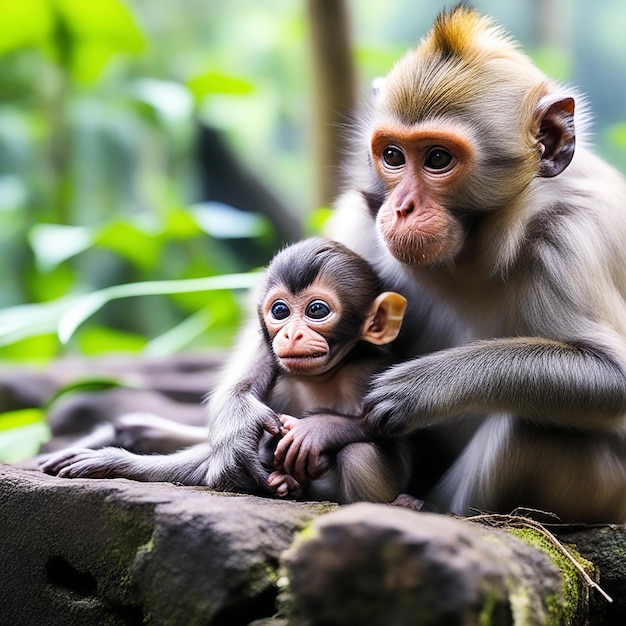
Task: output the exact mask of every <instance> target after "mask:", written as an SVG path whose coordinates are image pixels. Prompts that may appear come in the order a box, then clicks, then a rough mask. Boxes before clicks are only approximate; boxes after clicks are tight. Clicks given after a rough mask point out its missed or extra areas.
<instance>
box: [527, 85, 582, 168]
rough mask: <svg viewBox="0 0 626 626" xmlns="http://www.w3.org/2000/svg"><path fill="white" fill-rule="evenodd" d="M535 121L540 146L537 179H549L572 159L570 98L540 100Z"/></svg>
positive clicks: (572, 142)
mask: <svg viewBox="0 0 626 626" xmlns="http://www.w3.org/2000/svg"><path fill="white" fill-rule="evenodd" d="M537 119H538V121H539V135H538V136H537V139H538V141H539V145H540V147H541V160H540V162H539V176H542V177H544V178H552V177H553V176H557V175H558V174H560V173H561V172H562V171H563V170H564V169H565V168H566V167H567V166H568V165H569V164H570V161H571V160H572V157H573V156H574V147H575V145H576V132H575V129H574V98H558V99H554V97H550V96H547V97H545V98H542V99H541V100H540V101H539V105H538V106H537Z"/></svg>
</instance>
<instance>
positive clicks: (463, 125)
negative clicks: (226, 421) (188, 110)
mask: <svg viewBox="0 0 626 626" xmlns="http://www.w3.org/2000/svg"><path fill="white" fill-rule="evenodd" d="M577 105H578V109H581V107H580V103H579V102H578V103H577ZM574 109H575V98H574V96H573V95H572V94H571V93H570V92H569V90H567V89H564V88H562V87H561V86H559V85H557V84H555V83H554V82H552V81H550V80H548V79H547V78H546V77H545V76H544V75H543V74H542V73H541V72H540V71H539V70H537V69H536V68H535V67H534V66H533V65H532V63H531V62H530V61H529V60H528V59H527V58H526V57H525V56H523V55H522V54H521V53H520V52H518V50H517V49H516V47H515V45H514V44H513V43H512V42H511V41H510V40H509V39H508V38H507V37H506V36H505V35H504V34H503V33H502V31H501V30H500V29H499V28H498V27H496V26H494V25H493V23H492V22H491V21H490V20H489V19H487V18H485V17H482V16H480V15H478V14H477V13H475V12H474V11H472V10H471V9H469V8H467V7H464V6H460V7H458V8H456V9H454V10H452V11H451V12H448V13H443V14H441V15H440V16H439V17H438V18H437V20H436V22H435V25H434V27H433V29H432V31H431V32H430V34H429V35H428V36H427V37H426V39H424V40H423V41H422V42H421V44H420V46H419V47H418V48H417V49H416V50H414V51H412V52H410V53H409V54H408V55H407V56H406V57H405V58H403V59H402V60H400V62H399V63H398V64H397V65H396V66H395V67H394V68H393V70H392V71H391V73H390V74H389V76H388V77H387V79H386V81H385V82H384V84H382V86H381V89H380V92H379V93H378V95H377V98H376V103H375V106H374V110H373V111H372V113H371V115H370V116H369V118H368V119H367V120H366V121H365V124H364V128H363V129H362V130H361V131H360V138H361V139H362V145H361V155H362V156H361V159H362V161H363V162H364V161H365V160H366V159H369V161H370V166H369V168H368V173H367V175H366V176H365V177H363V178H362V180H363V181H364V183H363V184H362V185H359V184H358V183H357V184H356V185H355V189H354V190H353V191H352V192H351V193H349V194H348V195H346V197H344V199H343V202H342V206H341V210H340V213H339V215H338V216H337V221H336V224H335V227H334V228H335V233H334V235H335V237H336V238H339V239H341V240H343V241H344V243H347V244H348V245H350V246H352V247H353V248H354V249H355V250H356V251H357V252H360V253H361V254H363V255H364V256H366V257H367V258H369V260H370V261H372V262H373V263H375V264H376V265H377V267H378V269H379V271H380V272H381V274H382V275H384V276H386V277H388V279H389V280H390V281H391V283H392V284H393V282H394V281H398V283H399V284H400V285H401V287H400V290H401V291H402V292H403V293H405V294H407V296H408V298H409V302H412V303H416V304H418V305H419V304H422V305H424V304H425V303H426V302H427V300H426V298H425V296H426V295H428V296H430V308H428V309H427V308H426V307H424V306H423V307H422V309H421V310H420V311H418V312H417V313H416V314H415V316H414V318H413V319H414V323H415V332H416V335H417V341H416V343H415V346H414V349H415V353H419V352H420V351H430V350H432V349H433V348H434V349H436V350H437V351H435V352H432V353H431V354H427V355H426V356H423V357H420V358H417V359H414V360H411V361H410V362H407V363H404V364H400V365H398V366H394V367H392V368H391V370H389V371H388V372H386V373H383V374H382V375H380V376H379V377H378V379H377V381H376V384H375V386H374V388H373V389H372V391H371V393H370V394H369V396H368V397H367V399H366V403H365V410H366V422H367V423H368V425H369V427H370V428H371V429H372V430H373V431H375V432H378V433H382V434H386V435H393V434H397V435H405V434H406V433H407V432H410V431H415V430H418V429H420V428H422V427H424V426H427V425H429V424H437V423H443V422H445V421H446V420H449V419H450V418H453V417H457V416H459V415H467V414H470V413H476V414H478V415H481V416H482V418H483V419H484V421H483V422H482V424H481V425H480V427H479V428H478V430H477V431H476V432H475V434H473V435H472V436H471V437H470V438H468V441H467V446H466V447H465V450H464V452H463V453H462V454H461V456H460V457H459V459H458V461H457V463H456V464H455V465H454V466H453V467H452V469H451V470H450V472H449V473H448V474H447V476H446V477H445V478H444V480H443V481H442V482H441V484H440V485H439V487H438V489H437V490H436V496H437V498H438V500H439V502H440V504H441V505H442V506H443V507H445V508H446V509H450V510H453V511H456V512H459V513H467V512H468V511H469V510H470V507H476V508H482V509H490V510H500V511H505V512H506V511H509V510H511V509H512V508H515V507H516V506H529V507H536V508H540V509H544V510H548V511H553V512H555V513H557V514H558V515H560V516H561V517H562V518H563V519H566V520H569V521H596V520H601V521H624V520H626V498H625V497H624V494H625V493H626V491H625V489H626V425H625V417H626V303H625V299H624V298H625V296H626V269H625V268H626V246H625V245H624V242H625V241H626V186H625V184H624V181H623V179H622V178H621V177H620V176H619V175H618V174H617V173H616V172H615V171H614V170H613V169H612V168H611V167H610V166H609V165H607V164H606V163H604V162H602V161H601V160H600V159H598V158H597V157H596V156H594V155H593V154H592V153H591V152H590V151H589V149H588V148H587V146H586V145H585V142H584V140H583V141H581V140H580V139H581V132H580V131H581V129H584V122H585V115H584V108H583V109H582V115H581V114H580V113H578V114H577V115H576V120H575V115H574ZM575 129H576V130H577V131H578V145H577V147H576V151H575V152H574V144H575ZM365 141H367V144H365V145H363V142H365ZM346 218H347V219H348V220H349V224H350V228H349V229H348V228H344V227H342V225H341V224H342V219H344V220H345V219H346ZM357 220H358V221H360V224H359V226H358V227H357V225H356V224H355V222H357ZM417 290H421V291H422V293H421V295H420V296H419V297H418V296H417V295H415V294H416V291H417ZM411 294H414V295H411ZM410 319H411V317H410V314H409V315H408V316H407V319H406V322H405V324H406V325H407V326H408V324H409V323H410V322H409V320H410ZM422 330H423V331H424V332H423V334H422V338H421V339H422V341H423V340H425V341H426V342H429V343H422V344H420V337H419V333H420V332H421V331H422ZM468 419H469V418H466V421H467V420H468Z"/></svg>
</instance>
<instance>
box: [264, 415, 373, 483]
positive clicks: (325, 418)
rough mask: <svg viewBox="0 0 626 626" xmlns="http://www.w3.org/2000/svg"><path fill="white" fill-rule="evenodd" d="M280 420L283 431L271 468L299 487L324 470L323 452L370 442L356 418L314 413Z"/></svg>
mask: <svg viewBox="0 0 626 626" xmlns="http://www.w3.org/2000/svg"><path fill="white" fill-rule="evenodd" d="M281 421H282V422H283V424H284V426H285V428H287V432H286V434H285V435H284V437H283V438H282V439H281V440H280V441H279V442H278V445H277V446H276V451H275V452H274V465H275V467H276V468H278V469H280V470H282V471H283V472H285V473H286V474H290V475H292V476H294V477H295V479H296V480H297V481H298V482H299V483H300V484H303V485H305V484H308V483H309V482H310V480H311V479H314V478H319V477H320V476H321V475H322V474H323V473H324V471H325V470H326V469H328V464H327V462H326V461H325V459H324V458H323V455H324V453H328V452H337V451H338V450H340V449H341V448H343V447H344V446H346V445H348V444H350V443H357V442H365V441H370V440H371V436H370V435H369V434H368V433H367V431H366V429H365V426H364V424H363V420H362V418H360V417H348V416H345V415H337V414H332V413H316V414H314V415H308V416H307V417H303V418H301V419H296V418H293V417H290V416H281Z"/></svg>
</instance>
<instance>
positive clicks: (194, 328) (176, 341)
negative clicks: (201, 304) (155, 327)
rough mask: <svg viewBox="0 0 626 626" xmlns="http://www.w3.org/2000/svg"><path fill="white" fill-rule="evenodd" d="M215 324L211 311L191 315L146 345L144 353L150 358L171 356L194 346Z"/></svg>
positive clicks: (206, 310)
mask: <svg viewBox="0 0 626 626" xmlns="http://www.w3.org/2000/svg"><path fill="white" fill-rule="evenodd" d="M214 322H215V319H214V317H213V316H212V315H211V311H210V310H209V309H204V310H203V311H198V312H197V313H194V314H193V315H190V316H189V317H188V318H187V319H185V320H184V321H182V322H181V323H180V324H178V325H177V326H174V327H173V328H170V329H169V330H168V331H167V332H165V333H163V334H162V335H160V336H158V337H156V338H155V339H153V340H152V341H150V342H149V343H147V344H146V346H145V348H144V350H143V353H144V354H146V355H148V356H169V355H172V354H176V353H177V352H180V351H181V350H183V349H184V348H187V347H189V346H191V345H193V344H194V342H195V341H196V340H197V339H198V338H199V337H201V336H202V335H203V334H204V333H206V331H207V330H208V329H209V328H210V327H211V325H212V324H213V323H214Z"/></svg>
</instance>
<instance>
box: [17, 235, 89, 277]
mask: <svg viewBox="0 0 626 626" xmlns="http://www.w3.org/2000/svg"><path fill="white" fill-rule="evenodd" d="M28 239H29V241H30V245H31V248H32V249H33V253H34V255H35V261H36V263H37V266H38V267H39V269H40V270H41V271H43V272H48V271H50V270H52V269H54V268H55V267H56V266H57V265H60V264H61V263H63V261H67V259H70V258H72V257H73V256H76V255H77V254H80V253H81V252H84V251H85V250H87V249H88V248H90V247H91V246H92V245H93V242H94V233H93V230H92V229H90V228H87V227H84V226H63V225H61V224H36V225H35V226H33V227H32V228H31V230H30V232H29V233H28Z"/></svg>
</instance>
